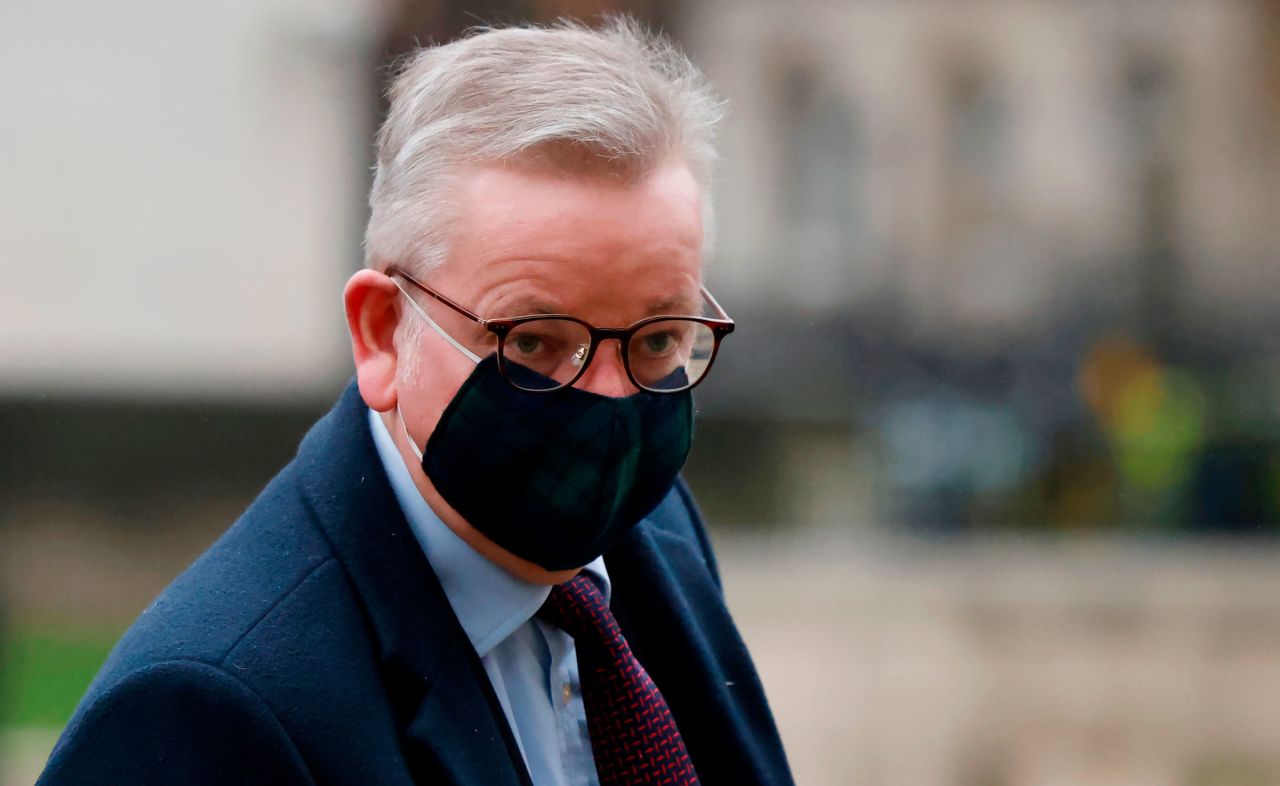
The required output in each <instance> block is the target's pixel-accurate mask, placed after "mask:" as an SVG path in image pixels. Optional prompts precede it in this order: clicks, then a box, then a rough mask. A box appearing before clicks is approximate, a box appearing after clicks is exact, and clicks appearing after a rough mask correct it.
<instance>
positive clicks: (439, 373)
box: [399, 339, 475, 449]
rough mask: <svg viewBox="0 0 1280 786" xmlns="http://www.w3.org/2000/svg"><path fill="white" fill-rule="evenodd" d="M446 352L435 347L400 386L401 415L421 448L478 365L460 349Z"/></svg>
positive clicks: (420, 359) (449, 348)
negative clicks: (460, 351) (459, 351)
mask: <svg viewBox="0 0 1280 786" xmlns="http://www.w3.org/2000/svg"><path fill="white" fill-rule="evenodd" d="M428 341H429V339H428ZM432 343H434V342H432ZM444 349H445V350H447V351H446V352H440V351H439V350H438V348H436V347H431V348H430V349H428V350H425V351H423V352H422V354H421V355H420V356H419V357H418V359H417V364H416V368H414V369H412V372H413V373H411V374H408V375H406V376H407V377H408V378H407V379H405V380H404V381H403V383H402V384H401V386H400V390H399V399H400V412H401V414H402V415H403V416H404V422H405V425H406V426H408V428H409V434H410V435H411V436H412V438H413V439H414V440H415V441H416V442H417V443H418V448H419V449H421V448H422V446H423V445H424V444H425V443H426V441H427V439H428V438H430V436H431V434H432V432H433V431H435V428H436V424H437V423H438V422H439V421H440V416H441V414H443V413H444V410H445V408H446V407H448V406H449V402H450V401H452V400H453V397H454V395H455V394H457V392H458V389H459V388H461V387H462V383H463V382H465V381H466V379H467V376H468V375H470V374H471V372H472V371H474V370H475V364H474V363H472V362H471V361H470V360H468V359H467V358H465V357H463V356H462V355H461V354H459V353H458V352H457V350H455V349H453V348H452V347H444Z"/></svg>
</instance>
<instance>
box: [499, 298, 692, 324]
mask: <svg viewBox="0 0 1280 786" xmlns="http://www.w3.org/2000/svg"><path fill="white" fill-rule="evenodd" d="M696 302H697V298H695V297H689V296H685V295H677V296H674V297H669V298H664V299H662V300H655V301H653V302H652V303H651V304H650V305H649V308H648V309H647V312H646V313H648V314H649V315H650V316H656V315H659V314H673V315H675V314H692V313H693V312H694V311H695V310H696V308H697V307H696V306H695V305H693V304H694V303H696ZM676 309H679V310H678V311H677V310H676ZM503 312H505V313H503V314H502V315H500V316H501V317H503V318H507V317H523V316H534V315H541V314H564V313H566V312H565V310H564V309H562V308H557V307H555V306H553V305H551V304H549V303H547V302H546V301H543V300H532V299H521V300H515V301H513V302H512V303H511V304H510V305H508V306H504V307H503Z"/></svg>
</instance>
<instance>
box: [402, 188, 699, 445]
mask: <svg viewBox="0 0 1280 786" xmlns="http://www.w3.org/2000/svg"><path fill="white" fill-rule="evenodd" d="M458 200H459V216H460V218H459V220H458V221H457V224H456V226H455V227H454V230H453V236H452V245H451V248H450V255H449V258H448V260H447V261H446V262H445V264H444V265H443V266H442V267H441V268H440V269H438V270H437V271H435V272H434V273H433V274H431V275H430V276H429V281H428V283H430V284H431V286H433V287H434V288H435V289H436V290H437V291H439V292H440V293H442V294H444V295H445V296H447V297H449V298H451V299H453V300H455V301H456V302H458V303H460V304H462V305H464V306H466V307H467V308H469V309H471V310H472V311H474V312H475V313H477V314H480V315H481V316H484V317H511V316H520V315H525V314H537V313H558V314H570V315H572V316H576V317H579V318H581V319H584V320H586V321H587V322H590V323H591V324H593V325H596V326H598V327H625V326H627V325H630V324H631V323H633V322H635V321H637V320H639V319H642V318H644V317H647V316H651V315H653V314H657V313H668V314H669V313H694V312H696V310H697V308H698V305H699V302H700V297H699V291H698V284H699V281H700V276H701V248H702V219H701V202H700V194H699V189H698V185H697V182H696V181H695V180H694V178H693V175H692V174H691V173H690V172H689V170H688V168H687V167H686V166H684V165H683V164H682V163H672V164H669V165H667V166H663V167H661V168H659V169H658V170H656V171H655V172H653V173H652V174H651V175H649V176H648V177H646V178H644V179H643V180H640V181H639V182H636V183H631V184H617V183H609V182H601V181H599V180H594V179H586V180H584V179H575V178H572V177H569V176H566V175H559V174H551V173H546V172H540V171H533V170H529V169H523V168H514V167H505V166H497V165H491V166H485V167H480V168H477V169H475V170H473V171H471V172H470V173H467V174H464V175H463V176H462V177H461V179H460V183H459V188H458ZM424 300H427V301H429V300H430V298H419V302H420V303H422V304H423V305H424V307H427V308H428V309H429V310H430V313H431V314H432V316H433V317H436V318H437V321H439V322H440V323H441V325H442V326H443V327H445V329H446V330H449V331H450V333H451V334H453V335H454V336H455V337H456V338H458V339H459V340H461V341H462V342H463V343H464V344H466V345H467V346H469V347H471V348H472V349H473V351H476V354H478V355H480V356H481V357H484V356H485V355H488V354H491V353H492V352H493V351H494V343H493V336H492V334H491V333H489V332H488V331H486V330H485V329H484V328H482V327H480V326H478V325H476V324H475V323H471V322H468V321H467V320H466V319H465V318H461V317H460V316H459V315H456V314H453V313H446V312H448V309H445V308H441V307H437V306H436V305H435V304H433V303H423V301H424ZM414 318H416V317H414V316H413V315H412V314H411V313H409V311H408V309H405V310H404V314H403V316H402V319H414ZM617 349H618V345H617V342H605V343H604V344H602V345H601V346H600V347H599V349H598V350H597V353H596V357H595V358H594V359H593V360H592V362H591V365H590V367H589V368H588V369H587V371H586V372H585V373H584V375H583V376H582V378H581V379H580V380H578V382H577V387H579V388H582V389H584V390H589V391H592V392H594V393H599V394H602V395H607V396H626V395H630V394H632V393H635V392H637V391H636V388H635V387H634V386H633V385H632V384H631V382H630V380H629V379H627V375H626V371H625V370H624V369H623V366H622V361H621V359H620V358H619V357H618V352H617ZM402 351H405V352H409V351H417V352H418V353H419V354H418V358H417V363H418V374H416V375H415V376H416V379H404V378H403V376H401V378H400V379H399V380H398V381H397V387H398V393H399V399H400V407H401V411H402V413H403V414H404V417H405V420H406V423H407V424H408V426H409V429H410V431H411V432H412V433H413V434H414V436H415V437H416V438H417V439H419V440H423V441H425V439H426V438H427V437H428V436H429V435H430V434H431V432H432V430H433V429H434V428H435V425H436V421H437V420H438V419H439V417H440V414H441V412H443V410H444V408H445V406H447V405H448V403H449V401H450V400H451V399H452V398H453V396H454V394H455V393H456V392H457V391H458V388H459V387H460V386H461V385H462V383H463V381H465V380H466V378H467V376H468V375H469V374H470V373H471V372H472V371H473V370H474V368H475V364H474V363H472V362H471V361H470V360H468V359H467V358H466V357H464V356H463V355H462V353H460V352H458V351H457V350H456V349H455V348H453V347H451V346H449V345H448V344H447V343H446V342H445V341H444V340H442V339H441V338H440V336H439V335H437V334H436V333H435V332H434V331H430V330H424V331H421V339H420V340H419V342H418V345H417V346H416V347H404V348H403V349H402Z"/></svg>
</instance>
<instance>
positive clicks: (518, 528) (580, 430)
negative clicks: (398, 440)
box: [415, 355, 693, 570]
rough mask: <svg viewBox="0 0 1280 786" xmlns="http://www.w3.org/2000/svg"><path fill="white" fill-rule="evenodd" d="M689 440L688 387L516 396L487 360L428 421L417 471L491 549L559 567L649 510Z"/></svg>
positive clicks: (607, 543) (522, 371)
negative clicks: (431, 424)
mask: <svg viewBox="0 0 1280 786" xmlns="http://www.w3.org/2000/svg"><path fill="white" fill-rule="evenodd" d="M512 365H514V364H509V366H512ZM507 373H508V374H510V375H511V376H512V377H517V376H527V377H528V380H527V383H526V385H525V386H527V387H539V386H541V387H546V386H547V385H546V380H545V378H543V377H541V376H540V375H538V374H536V373H535V372H533V371H530V370H528V369H526V368H523V367H520V366H514V367H509V368H508V369H507ZM536 380H541V382H537V381H536ZM517 381H519V380H517ZM692 436H693V396H692V394H691V393H690V392H689V391H688V390H685V391H683V392H680V393H670V394H663V395H658V394H653V393H647V392H640V393H636V394H634V395H631V396H626V397H623V398H612V397H609V396H601V395H598V394H595V393H590V392H587V391H585V390H579V389H577V388H572V387H569V388H563V389H561V390H557V391H554V392H551V393H526V392H523V391H519V390H516V389H515V388H513V387H512V386H511V385H510V384H508V383H507V381H506V380H505V379H503V377H502V373H501V372H500V371H499V370H498V364H497V357H496V356H494V355H491V356H489V357H487V358H485V359H484V360H481V361H480V363H479V365H477V366H476V370H475V371H474V372H472V374H471V376H470V377H468V378H467V381H466V382H465V383H463V385H462V387H461V388H460V389H459V390H458V393H457V395H456V396H454V398H453V400H452V401H451V402H450V403H449V406H448V407H447V408H446V409H445V411H444V413H443V414H442V415H441V416H440V421H439V423H438V424H437V425H436V428H435V431H434V432H433V433H432V434H431V438H430V439H429V440H428V441H427V446H426V449H425V450H424V451H423V453H422V470H423V472H425V473H426V475H427V477H428V478H430V479H431V482H432V483H433V484H434V485H435V487H436V490H437V491H438V492H440V496H442V497H444V499H445V501H446V502H448V503H449V504H450V505H451V506H453V508H454V509H455V510H457V511H458V513H460V514H462V516H463V518H465V519H466V520H467V521H468V522H470V524H471V525H472V526H473V527H475V528H476V529H477V530H479V531H480V532H482V533H484V534H485V535H486V536H488V537H489V538H490V539H491V540H493V541H494V542H495V543H497V544H498V545H499V546H501V547H503V548H504V549H506V550H507V551H510V552H511V553H512V554H515V555H516V556H517V557H521V558H523V559H526V560H529V561H530V562H533V563H535V564H537V565H539V566H541V567H543V568H545V569H547V570H564V569H567V568H579V567H582V566H583V565H586V564H587V563H588V562H591V561H592V560H593V559H595V558H596V557H598V556H600V555H601V554H603V553H604V552H605V551H607V550H608V549H609V548H610V547H611V546H612V545H613V544H614V543H616V542H617V541H618V539H619V538H621V537H622V535H624V534H625V533H626V532H627V530H629V529H630V528H631V527H633V526H634V525H636V524H637V523H639V521H640V520H641V519H642V518H644V517H645V516H646V515H648V514H649V512H650V511H652V510H653V509H654V508H655V507H657V505H658V503H659V502H661V501H662V498H663V497H665V496H666V495H667V492H668V491H670V490H671V487H672V485H673V484H674V483H675V479H676V475H677V474H678V473H679V472H680V468H681V467H683V466H684V462H685V459H686V458H687V457H688V455H689V447H690V442H691V440H692ZM415 448H416V446H415Z"/></svg>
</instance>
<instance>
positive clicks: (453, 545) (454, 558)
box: [369, 410, 610, 657]
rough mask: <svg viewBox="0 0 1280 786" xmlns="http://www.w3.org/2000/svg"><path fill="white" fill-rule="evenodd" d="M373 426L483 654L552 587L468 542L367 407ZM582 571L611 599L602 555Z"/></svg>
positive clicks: (413, 520)
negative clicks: (421, 487)
mask: <svg viewBox="0 0 1280 786" xmlns="http://www.w3.org/2000/svg"><path fill="white" fill-rule="evenodd" d="M369 430H370V432H372V434H373V442H374V445H375V446H376V447H377V449H378V458H379V459H380V460H381V461H382V467H383V469H384V470H385V471H386V473H387V479H388V480H389V481H390V482H391V490H392V491H393V492H394V493H395V497H396V501H397V502H398V503H399V504H400V509H401V511H403V512H404V517H405V519H407V520H408V522H409V528H410V529H411V530H413V534H414V537H415V538H417V541H418V545H419V546H421V547H422V550H423V552H424V553H425V554H426V555H427V561H428V562H429V563H431V569H432V570H433V571H435V574H436V577H437V578H439V580H440V586H441V587H442V588H443V589H444V594H445V596H446V597H448V599H449V605H450V606H452V607H453V613H454V614H455V615H456V616H457V617H458V622H460V623H461V624H462V629H463V631H465V632H466V634H467V638H469V639H471V645H472V646H473V647H475V650H476V653H477V654H478V655H480V657H484V656H485V654H486V653H488V652H489V651H490V650H492V649H493V648H494V647H496V646H497V645H498V644H500V643H501V642H502V641H503V640H505V639H506V638H507V637H508V636H510V635H511V634H512V633H513V632H514V631H515V630H516V628H519V627H520V626H521V625H523V624H525V623H526V622H528V621H529V620H530V619H531V618H532V617H533V615H534V614H535V613H537V611H538V609H539V608H540V607H541V606H542V604H543V603H544V602H545V601H546V599H547V596H548V595H549V594H550V593H551V588H550V587H548V586H546V585H543V584H532V583H530V582H527V581H523V580H521V579H518V578H516V577H515V576H512V575H511V574H510V573H508V572H507V571H505V570H503V569H502V568H500V567H498V566H497V565H496V564H494V563H493V562H490V561H489V560H488V559H487V558H485V557H484V556H482V555H481V554H480V553H479V552H477V551H476V550H475V549H473V548H471V547H470V546H468V545H467V544H466V542H465V541H463V540H462V538H460V537H458V536H457V535H456V534H455V533H454V531H453V530H451V529H449V527H448V525H446V524H445V523H444V522H443V521H441V520H440V517H439V516H437V515H436V513H435V511H433V510H432V509H431V506H430V505H428V504H427V501H426V500H425V499H423V498H422V494H421V492H419V491H418V487H417V486H416V485H414V482H413V477H412V476H411V475H410V474H409V468H408V467H406V466H405V463H404V459H403V457H402V456H401V454H400V451H399V450H398V449H397V448H396V444H395V439H393V438H392V436H391V433H390V432H389V431H388V430H387V427H386V424H384V423H383V422H382V418H381V417H379V415H378V413H377V412H374V411H373V410H369ZM407 438H408V437H407V436H406V439H407ZM583 570H584V571H586V572H588V573H590V574H591V575H592V577H593V578H595V579H596V581H597V583H598V584H600V585H601V587H602V588H603V590H604V595H605V598H606V600H607V599H608V597H609V590H610V586H609V574H608V572H606V571H605V567H604V558H603V557H597V558H596V559H595V560H593V561H592V562H590V563H589V564H588V565H587V566H586V567H584V568H583Z"/></svg>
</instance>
